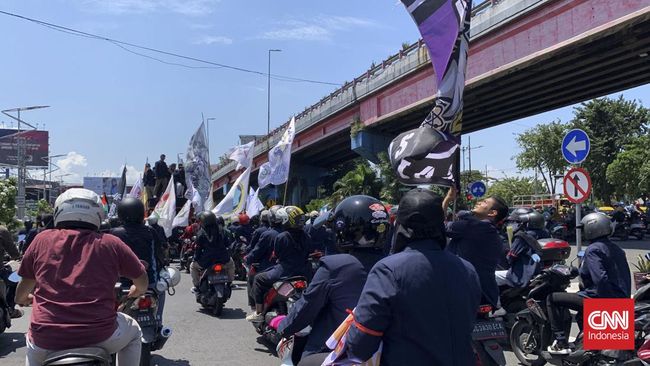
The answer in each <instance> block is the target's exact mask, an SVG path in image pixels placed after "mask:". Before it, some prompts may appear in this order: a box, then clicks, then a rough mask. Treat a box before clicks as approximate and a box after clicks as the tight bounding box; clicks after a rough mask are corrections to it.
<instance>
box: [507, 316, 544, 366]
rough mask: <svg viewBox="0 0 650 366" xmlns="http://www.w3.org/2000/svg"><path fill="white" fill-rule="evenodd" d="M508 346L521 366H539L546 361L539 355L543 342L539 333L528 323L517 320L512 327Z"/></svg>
mask: <svg viewBox="0 0 650 366" xmlns="http://www.w3.org/2000/svg"><path fill="white" fill-rule="evenodd" d="M510 346H511V347H512V352H513V353H514V354H515V357H517V359H518V360H519V362H521V364H522V365H525V366H541V365H545V364H546V360H545V359H544V358H543V357H542V356H541V355H540V351H541V349H542V347H544V341H543V339H542V337H541V335H540V334H539V331H538V330H537V329H536V328H535V327H533V326H532V324H530V323H529V322H527V321H524V320H518V321H517V322H516V323H515V324H514V325H513V326H512V330H511V331H510Z"/></svg>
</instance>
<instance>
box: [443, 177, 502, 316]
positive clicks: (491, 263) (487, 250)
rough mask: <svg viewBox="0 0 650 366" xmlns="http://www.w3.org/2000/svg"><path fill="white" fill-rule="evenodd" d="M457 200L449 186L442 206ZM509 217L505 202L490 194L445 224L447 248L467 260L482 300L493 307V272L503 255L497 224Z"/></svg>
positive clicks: (496, 290)
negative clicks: (472, 269)
mask: <svg viewBox="0 0 650 366" xmlns="http://www.w3.org/2000/svg"><path fill="white" fill-rule="evenodd" d="M455 199H456V189H455V188H454V187H452V188H450V189H449V192H448V193H447V197H445V200H444V201H443V205H442V208H443V210H445V211H446V210H447V207H449V203H450V202H451V201H453V200H455ZM507 216H508V205H507V204H506V203H505V202H504V201H503V199H501V198H499V197H496V196H491V197H487V198H486V199H484V200H482V201H479V202H478V203H476V205H475V206H474V209H472V211H471V212H467V211H465V212H459V213H458V220H457V221H453V222H450V223H448V224H447V236H449V237H450V238H451V241H450V242H449V246H448V248H447V250H449V251H450V252H452V253H454V254H456V255H458V256H459V257H461V258H463V259H465V260H467V261H468V262H470V263H471V264H472V265H473V266H474V268H475V269H476V273H478V277H479V279H480V280H481V289H482V291H483V301H485V302H483V303H489V304H491V305H492V306H494V307H496V306H497V304H498V301H499V287H498V286H497V281H496V279H495V277H494V272H496V270H497V266H498V265H499V263H501V260H502V258H503V242H502V240H501V237H500V236H499V230H498V229H497V226H499V225H500V224H501V222H502V221H503V220H504V219H505V218H506V217H507Z"/></svg>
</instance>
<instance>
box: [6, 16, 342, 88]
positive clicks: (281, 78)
mask: <svg viewBox="0 0 650 366" xmlns="http://www.w3.org/2000/svg"><path fill="white" fill-rule="evenodd" d="M0 14H2V15H6V16H10V17H14V18H18V19H21V20H25V21H28V22H32V23H34V24H37V25H40V26H43V27H46V28H49V29H51V30H55V31H58V32H62V33H66V34H68V35H73V36H78V37H85V38H90V39H95V40H101V41H106V42H109V43H112V44H113V45H115V46H117V47H119V48H121V49H122V50H124V51H126V52H130V53H132V54H135V55H137V56H140V57H145V58H148V59H151V60H154V61H157V62H160V63H163V64H167V65H172V66H180V67H185V68H191V69H229V70H234V71H239V72H244V73H249V74H255V75H260V76H264V77H268V76H269V74H267V73H265V72H261V71H256V70H251V69H246V68H243V67H238V66H232V65H226V64H221V63H218V62H213V61H208V60H203V59H200V58H196V57H191V56H185V55H181V54H178V53H174V52H169V51H163V50H159V49H156V48H152V47H147V46H142V45H138V44H135V43H129V42H124V41H120V40H117V39H113V38H109V37H104V36H100V35H97V34H93V33H88V32H83V31H80V30H77V29H73V28H69V27H64V26H61V25H57V24H54V23H49V22H45V21H42V20H38V19H34V18H29V17H26V16H23V15H19V14H14V13H9V12H6V11H2V10H0ZM129 47H132V48H137V49H140V50H144V51H149V52H154V53H158V54H162V55H165V56H170V57H176V58H180V59H184V60H189V61H193V62H198V63H202V64H207V65H210V66H192V65H186V64H181V63H176V62H169V61H165V60H162V59H159V58H156V57H153V56H150V55H146V54H143V53H140V52H136V51H133V50H132V49H129ZM270 77H271V78H272V79H274V80H279V81H288V82H297V83H298V82H299V83H311V84H322V85H333V86H341V84H339V83H330V82H327V81H319V80H310V79H303V78H296V77H292V76H283V75H274V74H270Z"/></svg>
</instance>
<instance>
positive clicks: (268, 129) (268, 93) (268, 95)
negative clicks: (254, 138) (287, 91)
mask: <svg viewBox="0 0 650 366" xmlns="http://www.w3.org/2000/svg"><path fill="white" fill-rule="evenodd" d="M271 52H282V50H280V49H270V50H269V72H268V74H267V77H268V85H267V88H266V99H267V101H266V103H267V104H266V106H267V108H266V134H267V136H266V141H267V144H268V141H269V136H268V135H269V134H271Z"/></svg>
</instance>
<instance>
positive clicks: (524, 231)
mask: <svg viewBox="0 0 650 366" xmlns="http://www.w3.org/2000/svg"><path fill="white" fill-rule="evenodd" d="M508 220H509V221H510V222H511V225H513V226H514V230H513V234H514V235H513V237H514V238H513V240H512V246H511V247H510V250H509V251H508V254H507V255H506V260H507V262H508V265H509V269H508V270H503V271H496V272H495V276H496V280H497V285H498V286H508V287H524V286H526V285H527V284H528V282H529V281H530V280H531V279H532V278H533V276H535V275H536V274H538V273H539V271H540V269H541V268H540V261H541V257H540V256H541V251H542V248H541V246H540V245H539V243H538V242H537V240H539V239H545V238H550V234H549V233H548V231H547V230H546V229H544V217H543V216H542V215H541V214H540V213H538V212H537V211H530V210H527V209H524V208H519V209H516V210H515V211H514V212H513V213H512V214H511V215H510V216H509V217H508Z"/></svg>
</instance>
